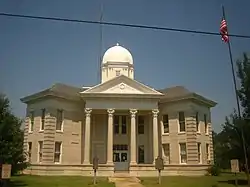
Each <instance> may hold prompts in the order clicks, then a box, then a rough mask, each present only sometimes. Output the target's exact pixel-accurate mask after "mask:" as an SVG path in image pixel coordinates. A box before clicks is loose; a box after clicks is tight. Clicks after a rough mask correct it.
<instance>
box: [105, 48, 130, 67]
mask: <svg viewBox="0 0 250 187" xmlns="http://www.w3.org/2000/svg"><path fill="white" fill-rule="evenodd" d="M107 62H118V63H119V62H128V63H129V64H133V57H132V55H131V53H130V52H129V51H128V50H127V49H125V48H124V47H122V46H119V44H116V46H113V47H111V48H109V49H108V50H107V51H106V52H105V53H104V55H103V59H102V63H103V64H106V63H107Z"/></svg>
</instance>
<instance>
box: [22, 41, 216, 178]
mask: <svg viewBox="0 0 250 187" xmlns="http://www.w3.org/2000/svg"><path fill="white" fill-rule="evenodd" d="M136 63H140V62H136ZM148 68H150V67H148ZM134 71H135V70H134V62H133V57H132V55H131V53H130V52H129V51H128V50H127V49H125V48H124V47H122V46H120V45H119V44H117V45H116V46H113V47H111V48H109V49H108V50H107V51H106V52H105V54H104V56H103V58H102V67H101V83H100V84H98V85H96V86H92V87H79V88H77V87H73V86H68V85H65V84H61V83H56V84H54V85H53V86H51V87H50V88H48V89H45V90H43V91H40V92H38V93H35V94H32V95H29V96H27V97H24V98H22V99H21V101H22V102H23V103H26V104H27V116H26V120H25V138H24V150H25V152H27V159H28V160H29V162H30V164H31V165H30V167H29V168H28V169H27V170H26V172H28V173H30V174H34V175H86V176H88V175H92V174H93V169H92V160H93V157H95V156H97V157H98V158H99V168H98V175H101V176H113V175H116V174H117V173H126V174H127V175H130V176H154V175H157V171H156V170H155V167H154V161H155V158H156V157H157V156H162V157H163V159H164V164H165V169H164V171H163V172H162V175H203V174H204V173H205V172H206V169H207V167H208V166H209V165H210V164H211V163H213V144H212V128H211V113H210V108H212V107H214V106H215V105H216V103H215V102H214V101H211V100H209V99H207V98H205V97H203V96H201V95H199V94H197V93H194V92H191V91H189V90H187V89H186V88H184V87H182V86H176V87H170V88H164V89H161V90H156V89H154V88H150V87H149V86H146V85H144V84H142V83H140V82H138V81H136V80H135V79H134ZM137 71H140V70H137ZM153 74H154V75H155V73H153V72H152V75H153ZM149 76H151V75H149ZM162 81H164V80H162Z"/></svg>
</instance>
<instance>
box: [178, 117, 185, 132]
mask: <svg viewBox="0 0 250 187" xmlns="http://www.w3.org/2000/svg"><path fill="white" fill-rule="evenodd" d="M179 125H180V129H179V131H180V132H185V131H186V124H185V115H184V112H179Z"/></svg>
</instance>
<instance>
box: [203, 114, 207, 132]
mask: <svg viewBox="0 0 250 187" xmlns="http://www.w3.org/2000/svg"><path fill="white" fill-rule="evenodd" d="M204 124H205V133H206V134H208V123H207V115H206V114H204Z"/></svg>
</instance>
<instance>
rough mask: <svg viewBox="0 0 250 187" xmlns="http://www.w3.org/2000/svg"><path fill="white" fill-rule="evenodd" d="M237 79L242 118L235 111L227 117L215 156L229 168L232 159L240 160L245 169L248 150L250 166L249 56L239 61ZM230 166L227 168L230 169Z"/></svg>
mask: <svg viewBox="0 0 250 187" xmlns="http://www.w3.org/2000/svg"><path fill="white" fill-rule="evenodd" d="M237 77H238V80H239V83H240V86H239V89H238V91H237V95H238V97H239V100H240V104H241V108H242V118H240V116H238V115H237V113H236V112H235V111H234V112H233V113H232V114H231V115H230V116H229V117H226V122H225V124H223V125H222V131H221V132H220V133H219V134H217V135H216V137H215V155H216V158H217V161H218V162H219V164H220V165H223V166H225V167H226V166H227V164H225V162H227V163H229V161H230V160H231V159H239V160H240V165H241V166H242V169H244V167H243V166H244V163H245V159H244V151H243V146H245V147H246V149H247V158H248V165H249V166H250V137H249V134H250V59H249V58H248V56H247V54H246V53H244V54H243V58H242V59H239V60H237ZM242 132H243V135H244V137H245V145H243V141H242ZM229 166H230V165H228V166H227V167H229Z"/></svg>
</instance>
